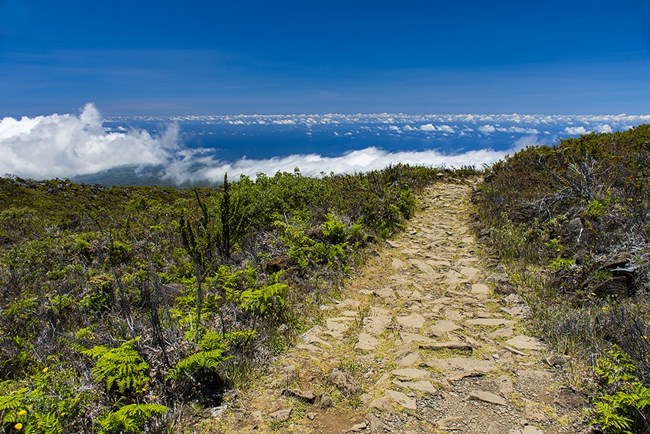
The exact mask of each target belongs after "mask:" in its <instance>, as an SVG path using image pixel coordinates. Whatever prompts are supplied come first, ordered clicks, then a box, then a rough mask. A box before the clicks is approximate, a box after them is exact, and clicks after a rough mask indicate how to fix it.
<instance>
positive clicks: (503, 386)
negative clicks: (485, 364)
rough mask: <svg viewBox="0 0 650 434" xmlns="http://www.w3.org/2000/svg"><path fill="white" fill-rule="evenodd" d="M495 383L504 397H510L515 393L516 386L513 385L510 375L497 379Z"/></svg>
mask: <svg viewBox="0 0 650 434" xmlns="http://www.w3.org/2000/svg"><path fill="white" fill-rule="evenodd" d="M494 382H495V383H496V384H497V387H498V388H499V393H501V395H504V396H509V395H511V394H512V392H514V390H515V389H514V384H513V383H512V378H511V377H510V376H509V375H501V376H499V377H497V378H496V379H495V380H494Z"/></svg>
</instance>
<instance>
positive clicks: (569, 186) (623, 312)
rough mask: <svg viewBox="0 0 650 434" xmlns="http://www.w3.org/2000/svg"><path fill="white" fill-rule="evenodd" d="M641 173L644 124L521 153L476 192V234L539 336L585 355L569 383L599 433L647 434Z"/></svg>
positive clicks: (646, 204) (647, 258) (649, 206)
mask: <svg viewBox="0 0 650 434" xmlns="http://www.w3.org/2000/svg"><path fill="white" fill-rule="evenodd" d="M649 177H650V125H642V126H639V127H637V128H634V129H631V130H628V131H624V132H616V133H607V134H589V135H585V136H582V137H580V138H576V139H568V140H564V141H562V142H560V143H559V144H558V145H557V146H539V147H529V148H527V149H524V150H522V151H520V152H517V153H516V154H514V155H512V156H510V157H508V158H506V159H505V160H503V161H501V162H498V163H497V164H495V165H494V166H493V167H492V168H491V169H490V170H489V173H488V174H487V176H486V177H485V182H484V183H483V185H482V186H481V188H480V190H479V191H478V193H477V195H476V196H475V199H476V203H477V209H478V217H479V219H480V221H481V223H480V225H479V231H480V233H481V235H482V236H483V239H484V240H485V241H486V242H487V243H488V246H489V247H490V250H491V252H492V253H493V254H495V255H496V256H497V258H498V259H499V261H500V262H501V263H502V266H503V267H504V269H505V270H507V271H508V272H509V274H510V279H511V281H512V282H514V283H515V284H516V286H518V287H519V289H520V290H523V294H524V295H525V296H526V297H527V299H528V301H529V304H530V305H531V307H532V308H533V317H534V320H533V321H535V322H536V325H537V326H538V327H539V329H540V330H541V332H540V334H541V336H542V337H544V338H545V339H547V340H548V341H549V342H550V343H551V344H552V345H553V346H554V347H555V349H556V350H558V351H559V352H561V353H566V354H570V355H571V356H573V357H574V359H576V360H582V361H583V362H584V365H585V367H586V368H587V369H586V370H585V371H584V372H582V373H581V374H579V378H577V379H576V383H582V385H583V388H584V390H585V391H586V392H587V393H588V394H590V396H591V398H592V400H593V402H594V408H595V410H594V412H593V414H592V415H591V418H592V421H593V423H594V425H596V426H599V427H601V428H602V429H604V430H605V431H606V432H635V433H643V432H650V422H649V421H648V418H649V417H650V401H649V400H648V398H650V389H648V386H650V357H649V356H650V345H649V343H650V342H649V338H648V336H650V335H649V324H650V303H649V302H648V291H649V290H650V283H649V282H650V244H649V242H650V178H649ZM501 289H502V290H506V291H507V290H509V289H508V288H507V287H506V286H504V285H502V286H501ZM588 378H590V380H591V381H585V380H586V379H588Z"/></svg>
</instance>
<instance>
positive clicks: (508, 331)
mask: <svg viewBox="0 0 650 434" xmlns="http://www.w3.org/2000/svg"><path fill="white" fill-rule="evenodd" d="M514 334H515V328H514V327H512V326H505V327H502V328H500V329H498V330H495V331H493V332H492V333H489V334H488V335H487V336H488V338H490V339H498V338H509V337H511V336H512V335H514Z"/></svg>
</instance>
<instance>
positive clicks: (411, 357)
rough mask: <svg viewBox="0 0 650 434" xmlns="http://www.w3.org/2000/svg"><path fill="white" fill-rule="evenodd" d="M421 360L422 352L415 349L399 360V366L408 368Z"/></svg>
mask: <svg viewBox="0 0 650 434" xmlns="http://www.w3.org/2000/svg"><path fill="white" fill-rule="evenodd" d="M419 361H420V353H418V352H417V351H414V352H412V353H409V354H407V355H405V356H404V357H402V358H401V359H399V360H398V361H397V366H399V367H402V368H407V367H409V366H413V365H415V364H416V363H418V362H419Z"/></svg>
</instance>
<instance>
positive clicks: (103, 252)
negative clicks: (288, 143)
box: [0, 165, 474, 433]
mask: <svg viewBox="0 0 650 434" xmlns="http://www.w3.org/2000/svg"><path fill="white" fill-rule="evenodd" d="M472 173H474V171H473V169H462V170H459V171H457V172H455V173H454V174H453V176H465V175H468V174H472ZM450 175H451V174H450V172H449V171H444V170H440V169H426V168H419V167H408V166H402V165H399V166H392V167H388V168H386V169H384V170H381V171H372V172H368V173H364V174H354V175H340V176H334V175H332V176H324V177H322V178H318V179H316V178H308V177H304V176H302V175H301V174H300V173H299V172H298V171H296V172H295V173H278V174H276V175H275V176H272V177H269V176H265V175H259V176H258V177H257V178H256V179H255V180H253V179H250V178H246V177H243V178H242V179H240V180H237V181H236V182H229V181H228V179H227V178H226V179H225V180H224V183H223V185H221V186H220V187H218V188H214V189H211V188H194V189H174V188H166V187H146V186H140V187H111V188H107V187H102V186H98V185H80V184H75V183H72V182H69V181H63V180H53V181H33V180H25V179H20V178H17V177H14V178H3V179H0V286H1V291H0V419H2V424H3V428H4V430H5V432H34V433H37V432H38V433H41V432H46V433H63V432H89V433H92V432H101V433H118V432H125V433H126V432H128V433H139V432H164V431H165V430H167V432H169V430H172V431H173V430H174V429H179V427H181V426H184V424H186V423H187V419H188V418H192V417H193V416H196V417H200V416H201V414H202V413H201V409H202V408H204V407H210V406H213V405H216V404H218V403H219V400H220V398H221V396H222V394H223V392H224V390H227V389H228V388H230V387H233V386H235V385H237V384H238V382H241V381H245V379H246V378H247V372H248V371H249V370H251V369H254V368H255V367H258V366H261V365H263V364H264V363H265V362H267V361H268V360H269V359H270V358H271V357H272V356H273V355H274V354H275V353H277V352H278V351H282V348H283V347H285V346H286V345H287V344H288V343H289V342H290V340H291V337H292V336H294V335H295V334H296V333H299V332H300V331H301V330H302V329H303V328H304V326H305V324H306V321H307V318H306V315H307V313H308V312H310V311H312V310H313V306H318V304H319V303H320V302H321V301H322V300H323V299H325V298H327V297H330V293H329V292H328V291H331V289H332V288H335V286H336V283H337V282H338V281H340V279H342V278H343V277H344V276H346V275H347V274H349V273H350V272H351V270H352V269H353V268H354V267H355V265H356V264H357V263H358V261H359V258H360V255H359V252H362V251H363V250H364V248H366V247H368V246H371V245H372V244H373V243H374V242H376V241H378V240H380V239H383V238H385V237H387V236H389V235H390V234H392V233H394V232H395V231H398V230H400V228H401V227H402V225H403V223H404V221H405V219H408V218H409V217H410V216H411V215H412V213H413V211H414V204H415V197H414V194H415V193H416V192H417V190H418V189H419V188H422V187H423V186H424V185H426V184H428V183H430V182H434V181H435V180H437V179H439V178H441V177H445V176H450Z"/></svg>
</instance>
